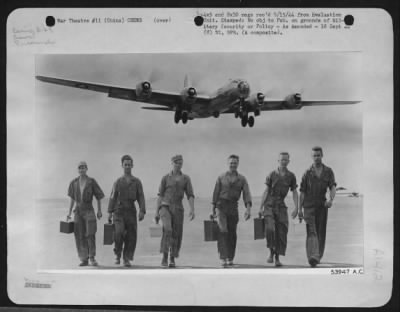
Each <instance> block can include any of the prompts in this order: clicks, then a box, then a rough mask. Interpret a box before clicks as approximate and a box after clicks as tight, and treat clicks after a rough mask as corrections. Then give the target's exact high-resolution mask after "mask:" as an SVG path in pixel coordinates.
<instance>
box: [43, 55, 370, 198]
mask: <svg viewBox="0 0 400 312" xmlns="http://www.w3.org/2000/svg"><path fill="white" fill-rule="evenodd" d="M360 59H361V57H360V54H359V53H343V52H341V53H291V52H286V53H186V54H177V53H175V54H112V55H101V54H99V55H95V54H94V55H71V54H69V55H59V54H58V55H38V56H36V70H35V71H36V74H37V75H44V76H52V77H58V78H65V79H73V80H81V81H88V82H97V83H102V84H110V85H113V86H122V87H128V88H129V87H131V88H134V87H135V86H136V84H137V83H139V82H140V81H144V80H150V81H151V83H152V88H153V90H162V91H176V92H180V91H181V90H182V89H183V81H184V77H185V75H186V74H188V75H189V76H190V78H191V81H192V83H193V86H194V87H195V88H196V89H197V90H198V93H199V94H211V93H213V92H214V91H215V90H216V89H218V88H219V87H221V86H222V85H224V84H225V83H226V82H227V81H228V79H229V78H244V79H246V80H247V81H248V82H249V83H250V89H251V92H252V93H256V92H264V93H265V94H266V96H267V98H272V99H283V98H284V97H285V96H287V95H288V94H290V93H293V92H302V96H303V99H304V100H359V99H362V95H361V94H360V93H361V92H360V90H361V89H360V82H359V81H360V78H361V77H360V75H361V68H360V66H361V61H360ZM35 100H36V106H35V114H36V134H37V135H36V147H37V148H36V164H37V181H38V184H37V187H38V190H37V192H36V193H37V197H38V198H63V197H66V196H67V188H68V184H69V182H70V181H71V180H72V179H73V178H74V177H76V176H77V175H78V173H77V164H78V162H79V161H81V160H85V161H87V163H88V167H89V170H88V175H89V176H91V177H93V178H95V179H96V180H97V182H98V183H99V184H100V186H101V188H102V189H103V191H104V192H105V194H106V196H108V195H109V194H110V191H111V187H112V183H113V182H114V181H115V180H116V178H117V177H119V176H121V175H122V168H121V163H120V158H121V156H122V155H124V154H130V155H131V156H132V157H133V159H134V168H133V175H135V176H137V177H139V178H140V179H141V181H142V183H143V187H144V192H145V195H146V197H155V196H156V195H157V190H158V186H159V183H160V181H161V178H162V176H163V175H164V174H166V173H167V172H168V171H169V170H170V169H171V163H170V158H171V156H173V155H175V154H182V155H183V158H184V165H183V172H184V173H186V174H188V175H189V176H190V177H191V180H192V184H193V187H194V191H195V195H196V196H199V197H210V196H211V195H212V191H213V187H214V184H215V181H216V178H217V176H218V175H219V174H221V173H223V172H225V171H226V170H227V157H228V156H229V155H230V154H238V155H239V156H240V164H239V172H240V173H242V174H243V175H244V176H245V177H246V178H247V180H248V182H249V185H250V189H251V193H252V195H253V196H260V195H261V194H262V192H263V190H264V187H265V185H264V182H265V178H266V176H267V174H268V173H269V172H270V171H272V170H274V169H275V168H276V167H277V165H278V163H277V159H278V154H279V152H281V151H288V152H289V153H290V157H291V162H290V164H289V170H291V171H292V172H293V173H295V175H296V177H297V180H298V183H300V179H301V176H302V174H303V173H304V171H305V170H306V169H307V168H308V167H309V166H310V165H311V163H312V160H311V147H313V146H315V145H319V146H321V147H323V149H324V158H323V162H324V163H325V164H326V165H328V166H330V167H331V168H332V169H333V170H334V172H335V176H336V180H337V183H338V185H339V186H342V187H345V188H347V189H348V190H350V191H357V192H362V183H361V178H362V168H363V161H362V155H363V151H362V148H363V145H362V112H363V110H362V102H361V103H359V104H356V105H343V106H328V107H321V106H319V107H307V108H302V109H301V110H294V111H275V112H274V111H271V112H262V113H261V116H259V117H257V118H256V123H255V126H254V128H248V127H246V128H242V126H241V125H240V120H239V119H235V118H234V116H233V115H228V114H226V115H225V114H224V115H221V117H220V118H218V119H215V118H206V119H196V120H193V121H189V122H188V123H187V124H186V125H183V124H181V123H180V124H178V125H176V124H175V123H174V122H173V113H172V112H163V111H160V112H156V111H146V110H142V109H141V108H140V107H141V106H149V105H148V104H143V103H138V102H133V101H126V100H120V99H111V98H108V97H107V95H106V94H104V93H97V92H92V91H87V90H81V89H76V88H69V87H65V86H58V85H52V84H47V83H43V82H40V81H36V98H35Z"/></svg>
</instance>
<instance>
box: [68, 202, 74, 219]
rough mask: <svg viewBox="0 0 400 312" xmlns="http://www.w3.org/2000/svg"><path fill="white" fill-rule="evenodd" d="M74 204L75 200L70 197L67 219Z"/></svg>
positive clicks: (69, 217)
mask: <svg viewBox="0 0 400 312" xmlns="http://www.w3.org/2000/svg"><path fill="white" fill-rule="evenodd" d="M74 205H75V200H74V199H73V198H71V201H70V203H69V211H68V215H67V221H68V220H69V219H71V213H72V208H74Z"/></svg>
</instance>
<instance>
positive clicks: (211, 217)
mask: <svg viewBox="0 0 400 312" xmlns="http://www.w3.org/2000/svg"><path fill="white" fill-rule="evenodd" d="M216 217H217V212H216V207H212V209H211V214H210V219H215V218H216Z"/></svg>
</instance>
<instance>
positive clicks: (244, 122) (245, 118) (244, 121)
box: [242, 115, 248, 127]
mask: <svg viewBox="0 0 400 312" xmlns="http://www.w3.org/2000/svg"><path fill="white" fill-rule="evenodd" d="M247 120H248V117H247V115H244V116H243V117H242V127H246V125H247Z"/></svg>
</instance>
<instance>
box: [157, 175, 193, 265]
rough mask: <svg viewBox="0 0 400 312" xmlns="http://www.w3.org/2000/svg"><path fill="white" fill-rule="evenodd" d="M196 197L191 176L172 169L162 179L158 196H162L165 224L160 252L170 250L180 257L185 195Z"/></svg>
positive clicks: (171, 254) (172, 254)
mask: <svg viewBox="0 0 400 312" xmlns="http://www.w3.org/2000/svg"><path fill="white" fill-rule="evenodd" d="M185 194H186V197H187V199H188V200H189V198H190V197H193V198H194V194H193V187H192V182H191V181H190V177H189V176H188V175H186V174H183V173H182V172H180V173H178V174H173V172H172V171H171V172H170V173H168V174H167V175H165V176H164V177H163V178H162V179H161V183H160V187H159V191H158V196H160V197H161V207H159V214H160V218H161V221H162V225H163V235H162V238H161V244H160V253H168V252H170V256H171V257H174V258H178V257H179V251H180V249H181V245H182V234H183V217H184V208H183V205H182V199H183V196H184V195H185Z"/></svg>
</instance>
